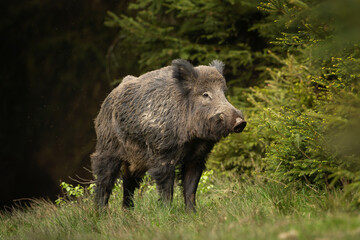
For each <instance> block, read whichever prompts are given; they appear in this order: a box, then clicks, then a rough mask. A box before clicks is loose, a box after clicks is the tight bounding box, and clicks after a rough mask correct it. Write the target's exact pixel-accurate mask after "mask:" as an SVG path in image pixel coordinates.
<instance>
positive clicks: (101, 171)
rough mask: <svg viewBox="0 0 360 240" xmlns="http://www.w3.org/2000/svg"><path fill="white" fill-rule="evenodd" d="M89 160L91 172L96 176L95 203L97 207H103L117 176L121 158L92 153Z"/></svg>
mask: <svg viewBox="0 0 360 240" xmlns="http://www.w3.org/2000/svg"><path fill="white" fill-rule="evenodd" d="M91 160H92V169H93V173H94V175H95V176H96V181H95V182H96V188H95V203H96V204H97V206H98V207H104V206H106V205H107V203H108V201H109V197H110V194H111V192H112V189H113V187H114V184H115V180H116V178H117V177H118V176H119V172H120V167H121V160H120V159H119V158H118V157H112V156H103V155H101V154H93V156H92V159H91Z"/></svg>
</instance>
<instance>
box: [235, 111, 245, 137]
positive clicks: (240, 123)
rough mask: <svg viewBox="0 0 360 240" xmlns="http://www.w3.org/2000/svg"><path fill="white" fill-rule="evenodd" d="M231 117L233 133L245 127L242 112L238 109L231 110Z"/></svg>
mask: <svg viewBox="0 0 360 240" xmlns="http://www.w3.org/2000/svg"><path fill="white" fill-rule="evenodd" d="M233 119H235V120H233V127H232V131H233V132H235V133H239V132H242V131H243V130H244V128H245V127H246V121H245V120H244V115H243V113H242V112H241V111H240V110H238V109H235V111H234V112H233Z"/></svg>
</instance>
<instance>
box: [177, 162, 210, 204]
mask: <svg viewBox="0 0 360 240" xmlns="http://www.w3.org/2000/svg"><path fill="white" fill-rule="evenodd" d="M204 168H205V164H204V162H201V161H198V162H192V161H191V162H187V163H185V164H184V166H183V167H182V171H181V177H182V184H183V191H184V192H183V193H184V200H185V206H186V208H187V209H189V210H192V211H195V205H196V202H195V196H196V190H197V187H198V184H199V180H200V177H201V174H202V172H203V169H204Z"/></svg>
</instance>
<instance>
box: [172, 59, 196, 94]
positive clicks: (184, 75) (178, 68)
mask: <svg viewBox="0 0 360 240" xmlns="http://www.w3.org/2000/svg"><path fill="white" fill-rule="evenodd" d="M171 66H172V67H173V78H175V79H177V80H179V82H181V83H182V84H183V86H184V87H185V88H187V87H190V86H189V85H190V84H191V83H192V82H193V81H194V80H195V79H196V78H197V77H198V73H197V71H196V70H195V69H194V66H193V65H191V63H189V62H188V61H186V60H183V59H175V60H173V61H172V63H171Z"/></svg>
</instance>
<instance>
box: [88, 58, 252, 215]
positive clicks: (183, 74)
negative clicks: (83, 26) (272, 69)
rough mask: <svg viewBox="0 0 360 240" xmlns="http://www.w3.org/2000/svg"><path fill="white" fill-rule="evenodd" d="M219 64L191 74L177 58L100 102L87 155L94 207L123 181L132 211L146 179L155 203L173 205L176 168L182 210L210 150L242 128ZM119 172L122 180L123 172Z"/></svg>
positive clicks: (186, 64)
mask: <svg viewBox="0 0 360 240" xmlns="http://www.w3.org/2000/svg"><path fill="white" fill-rule="evenodd" d="M223 69H224V64H223V63H222V62H221V61H218V60H214V61H212V62H211V63H210V64H209V66H197V67H194V66H193V65H192V64H190V63H189V62H188V61H186V60H182V59H177V60H174V61H172V64H171V66H167V67H164V68H161V69H158V70H155V71H151V72H148V73H146V74H143V75H141V76H140V77H134V76H127V77H126V78H125V79H124V81H123V82H122V83H120V84H119V85H118V86H117V87H116V88H115V89H114V90H113V91H112V92H111V93H110V94H109V95H108V96H107V97H106V99H105V100H104V102H103V104H102V106H101V109H100V112H99V114H98V116H97V118H96V120H95V130H96V135H97V144H96V149H95V152H94V153H93V154H92V155H91V162H92V169H93V173H94V175H95V178H96V190H95V202H96V203H97V205H98V206H100V207H103V206H105V205H107V203H108V200H109V197H110V194H111V192H112V188H113V186H114V183H115V180H116V178H117V177H119V175H121V176H122V179H123V191H124V192H123V203H122V205H123V207H124V208H130V207H133V206H134V203H133V195H134V190H135V189H136V188H138V187H139V184H140V183H141V180H142V178H143V176H144V174H145V173H146V172H148V173H149V174H150V176H151V177H152V178H153V179H154V180H155V182H156V184H157V189H158V192H159V195H160V198H161V199H162V200H163V201H165V202H171V201H172V198H173V188H174V180H175V168H179V169H180V179H181V182H182V188H183V195H184V200H185V205H186V208H187V209H191V210H194V211H195V194H196V190H197V186H198V183H199V180H200V177H201V174H202V172H203V170H204V168H205V162H206V157H207V155H208V154H209V152H210V151H211V149H212V148H213V146H214V144H215V143H216V142H218V141H219V140H220V139H221V138H222V137H226V136H227V135H228V134H229V133H233V132H235V133H239V132H241V131H243V129H244V128H245V126H246V121H245V120H244V116H243V114H242V112H241V111H240V110H238V109H236V108H235V107H234V106H232V105H231V104H230V103H229V102H228V100H227V99H226V97H225V91H226V82H225V79H224V76H223ZM120 172H121V173H120Z"/></svg>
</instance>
